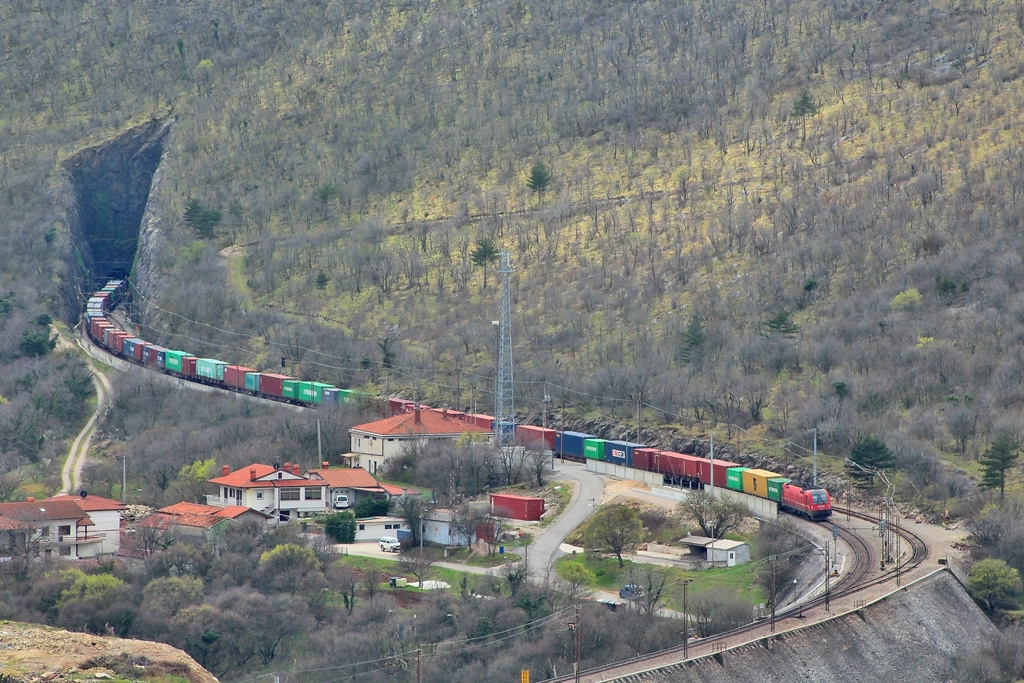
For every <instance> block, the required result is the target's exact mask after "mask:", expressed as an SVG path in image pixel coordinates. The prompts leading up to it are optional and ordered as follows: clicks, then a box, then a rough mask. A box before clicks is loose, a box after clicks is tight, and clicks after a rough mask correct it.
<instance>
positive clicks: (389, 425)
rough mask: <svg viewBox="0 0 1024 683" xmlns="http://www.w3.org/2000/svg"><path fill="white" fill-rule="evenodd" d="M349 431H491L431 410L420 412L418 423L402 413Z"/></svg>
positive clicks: (387, 433) (394, 433)
mask: <svg viewBox="0 0 1024 683" xmlns="http://www.w3.org/2000/svg"><path fill="white" fill-rule="evenodd" d="M351 431H354V432H364V433H367V434H375V435H379V436H412V435H414V434H425V435H447V434H452V435H458V434H490V433H491V430H489V429H484V428H483V427H478V426H476V425H475V424H473V423H471V422H463V421H462V420H456V419H454V418H451V417H445V415H443V414H441V413H437V412H434V411H432V410H421V411H420V421H419V422H417V421H416V414H415V413H402V414H401V415H395V416H394V417H388V418H385V419H383V420H377V421H376V422H367V423H365V424H361V425H356V426H355V427H353V428H352V430H351Z"/></svg>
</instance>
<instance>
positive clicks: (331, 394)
mask: <svg viewBox="0 0 1024 683" xmlns="http://www.w3.org/2000/svg"><path fill="white" fill-rule="evenodd" d="M323 396H324V399H323V403H330V404H331V405H332V406H336V405H338V404H339V403H341V391H339V390H338V389H334V388H331V389H324V393H323Z"/></svg>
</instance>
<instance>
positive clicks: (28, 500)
mask: <svg viewBox="0 0 1024 683" xmlns="http://www.w3.org/2000/svg"><path fill="white" fill-rule="evenodd" d="M25 502H26V503H34V502H36V499H35V496H29V497H28V498H26V499H25Z"/></svg>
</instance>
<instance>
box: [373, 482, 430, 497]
mask: <svg viewBox="0 0 1024 683" xmlns="http://www.w3.org/2000/svg"><path fill="white" fill-rule="evenodd" d="M378 486H380V487H381V488H382V489H384V490H385V491H387V492H388V493H390V494H391V495H392V496H402V495H409V496H418V495H420V492H419V491H418V490H417V489H411V488H408V487H405V486H395V485H393V484H378Z"/></svg>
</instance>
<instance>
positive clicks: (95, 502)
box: [46, 494, 128, 512]
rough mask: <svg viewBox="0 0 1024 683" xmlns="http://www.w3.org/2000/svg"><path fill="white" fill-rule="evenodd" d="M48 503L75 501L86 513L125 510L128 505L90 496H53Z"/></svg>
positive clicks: (48, 499)
mask: <svg viewBox="0 0 1024 683" xmlns="http://www.w3.org/2000/svg"><path fill="white" fill-rule="evenodd" d="M46 500H47V501H51V500H55V501H61V500H73V501H74V502H76V503H78V507H80V508H82V509H83V510H85V511H86V512H93V511H97V512H99V511H102V510H124V509H125V508H126V507H128V506H127V505H125V504H124V503H122V502H121V501H119V500H112V499H110V498H104V497H103V496H94V495H91V494H90V495H88V496H86V497H85V498H82V497H81V496H70V495H69V496H53V497H52V498H47V499H46Z"/></svg>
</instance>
